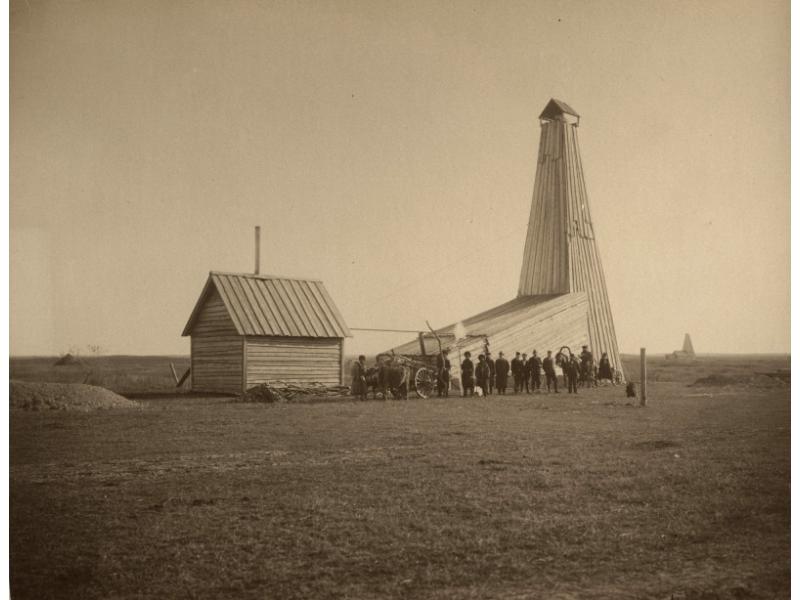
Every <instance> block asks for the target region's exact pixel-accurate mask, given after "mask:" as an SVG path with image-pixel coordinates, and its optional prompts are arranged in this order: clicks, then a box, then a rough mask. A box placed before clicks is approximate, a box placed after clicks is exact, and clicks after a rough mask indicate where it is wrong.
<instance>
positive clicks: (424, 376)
mask: <svg viewBox="0 0 800 600" xmlns="http://www.w3.org/2000/svg"><path fill="white" fill-rule="evenodd" d="M376 358H377V360H378V362H383V361H389V362H391V363H392V364H396V365H402V366H405V367H408V368H409V369H410V370H411V375H410V378H409V388H410V389H411V390H413V391H414V393H415V394H416V395H417V396H419V397H420V398H430V397H432V396H433V395H434V394H435V393H436V380H437V376H436V355H430V354H428V355H423V354H413V355H408V354H388V353H382V354H378V356H377V357H376Z"/></svg>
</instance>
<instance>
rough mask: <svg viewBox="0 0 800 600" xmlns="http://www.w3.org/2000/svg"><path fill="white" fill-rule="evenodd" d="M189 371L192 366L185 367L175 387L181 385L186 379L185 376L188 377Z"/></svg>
mask: <svg viewBox="0 0 800 600" xmlns="http://www.w3.org/2000/svg"><path fill="white" fill-rule="evenodd" d="M191 372H192V367H189V368H188V369H186V373H184V374H183V376H182V377H181V378H180V380H179V381H178V385H176V386H175V387H181V386H182V385H183V382H184V381H186V378H187V377H189V373H191Z"/></svg>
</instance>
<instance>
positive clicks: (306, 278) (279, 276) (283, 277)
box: [208, 271, 323, 283]
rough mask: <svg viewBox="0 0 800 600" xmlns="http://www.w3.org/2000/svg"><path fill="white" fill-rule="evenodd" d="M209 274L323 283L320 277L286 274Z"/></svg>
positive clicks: (212, 272) (219, 272) (227, 272)
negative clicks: (289, 275) (288, 275)
mask: <svg viewBox="0 0 800 600" xmlns="http://www.w3.org/2000/svg"><path fill="white" fill-rule="evenodd" d="M208 274H209V275H227V276H230V277H250V278H251V279H284V280H287V281H313V282H314V283H323V281H322V280H321V279H314V278H310V277H287V276H286V275H270V274H267V273H258V274H256V273H234V272H232V271H209V272H208Z"/></svg>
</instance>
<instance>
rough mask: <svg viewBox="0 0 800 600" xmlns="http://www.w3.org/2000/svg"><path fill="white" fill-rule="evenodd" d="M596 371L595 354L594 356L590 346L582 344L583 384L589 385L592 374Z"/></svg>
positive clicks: (581, 372) (581, 371)
mask: <svg viewBox="0 0 800 600" xmlns="http://www.w3.org/2000/svg"><path fill="white" fill-rule="evenodd" d="M593 372H594V356H592V353H591V351H590V350H589V346H582V350H581V364H580V377H581V382H582V383H583V385H588V384H589V380H590V376H591V374H592V373H593Z"/></svg>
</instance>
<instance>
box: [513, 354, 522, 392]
mask: <svg viewBox="0 0 800 600" xmlns="http://www.w3.org/2000/svg"><path fill="white" fill-rule="evenodd" d="M511 376H512V377H513V378H514V392H515V393H516V392H518V391H520V390H521V389H522V359H521V358H520V357H519V352H517V356H516V357H514V358H512V359H511Z"/></svg>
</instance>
